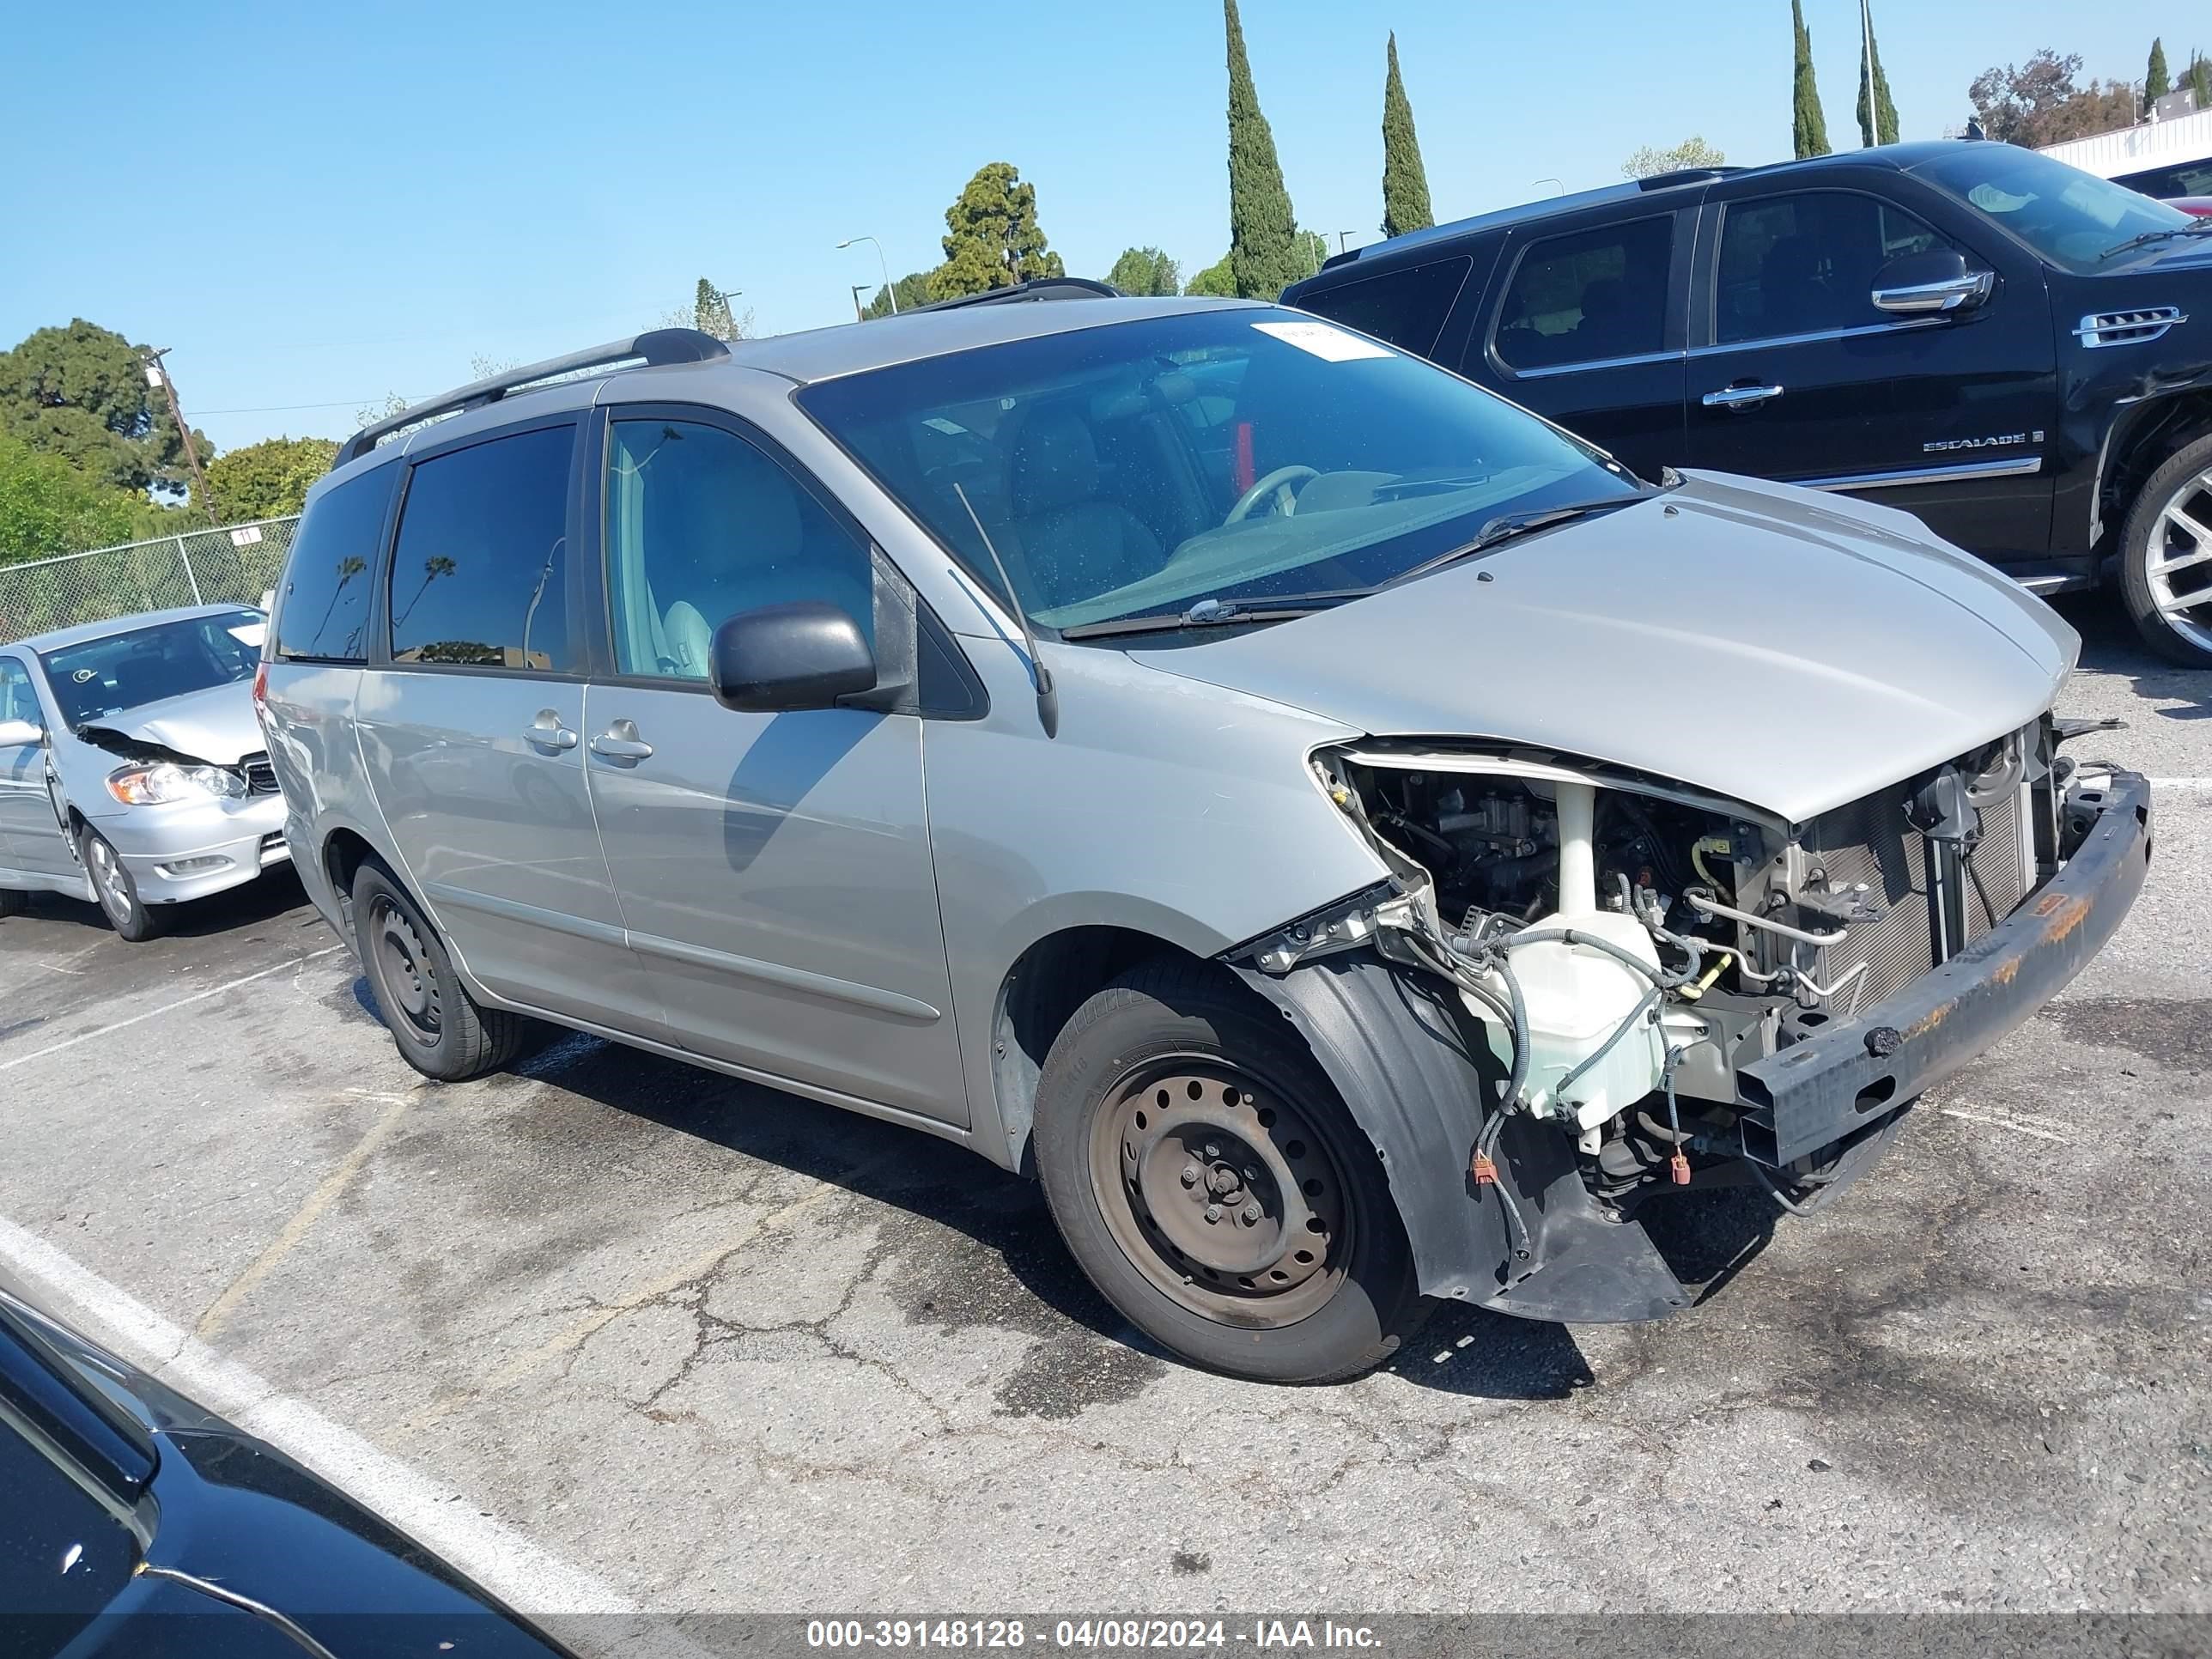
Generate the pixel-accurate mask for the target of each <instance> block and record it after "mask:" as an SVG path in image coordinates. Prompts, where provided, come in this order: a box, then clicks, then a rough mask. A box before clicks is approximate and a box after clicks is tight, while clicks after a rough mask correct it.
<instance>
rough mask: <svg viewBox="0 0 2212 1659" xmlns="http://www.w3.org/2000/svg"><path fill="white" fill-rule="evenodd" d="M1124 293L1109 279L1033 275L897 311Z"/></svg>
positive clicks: (1122, 296)
mask: <svg viewBox="0 0 2212 1659" xmlns="http://www.w3.org/2000/svg"><path fill="white" fill-rule="evenodd" d="M1127 297H1128V296H1127V295H1125V294H1123V293H1122V292H1121V289H1118V288H1115V286H1114V285H1113V284H1112V283H1100V282H1094V281H1093V280H1092V279H1091V278H1090V277H1088V276H1032V277H1030V280H1029V281H1027V282H1026V283H1015V284H1014V285H1013V286H1012V288H993V289H985V290H984V291H983V292H982V293H981V294H963V295H958V296H957V298H954V299H951V300H933V301H931V302H930V303H929V304H927V305H926V306H909V307H908V308H907V309H906V310H904V311H902V312H901V313H899V315H900V316H902V317H911V316H913V315H914V314H915V313H916V312H919V311H953V310H957V309H958V308H959V307H962V306H994V305H1001V304H1004V303H1005V302H1006V301H1009V300H1121V299H1127Z"/></svg>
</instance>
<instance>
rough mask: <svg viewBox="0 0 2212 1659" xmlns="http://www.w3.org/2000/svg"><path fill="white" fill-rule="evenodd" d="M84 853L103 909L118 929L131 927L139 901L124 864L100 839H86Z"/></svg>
mask: <svg viewBox="0 0 2212 1659" xmlns="http://www.w3.org/2000/svg"><path fill="white" fill-rule="evenodd" d="M84 852H85V860H86V862H87V863H88V864H89V865H90V866H92V885H93V890H94V891H95V892H97V893H98V894H99V895H100V908H101V909H103V910H105V911H106V912H107V919H108V920H109V921H112V922H113V923H114V924H115V925H116V926H117V927H127V926H129V925H130V921H131V918H132V917H133V916H134V915H137V911H138V899H137V895H136V894H134V893H133V892H132V891H131V878H130V877H129V876H128V875H126V874H125V873H124V870H123V860H121V859H120V858H118V857H117V856H116V852H115V849H114V848H112V847H110V846H109V845H108V844H107V842H106V839H105V838H104V837H101V836H90V837H88V838H87V840H86V842H85V847H84Z"/></svg>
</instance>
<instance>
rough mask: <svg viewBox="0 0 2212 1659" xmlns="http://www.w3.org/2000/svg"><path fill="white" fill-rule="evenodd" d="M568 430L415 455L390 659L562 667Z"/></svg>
mask: <svg viewBox="0 0 2212 1659" xmlns="http://www.w3.org/2000/svg"><path fill="white" fill-rule="evenodd" d="M575 441H576V432H575V428H574V427H568V426H556V427H546V428H541V429H540V430H538V431H536V432H520V433H517V434H515V435H513V436H512V437H507V438H494V439H492V440H491V441H489V442H487V443H480V444H471V446H470V447H468V448H466V449H457V450H454V451H453V453H450V454H447V455H439V456H435V457H434V458H432V459H429V460H427V461H421V462H418V463H416V467H415V470H414V472H413V474H412V475H411V476H410V477H409V478H408V480H407V501H406V504H405V505H404V507H401V508H400V509H399V534H398V538H397V539H396V540H395V541H394V542H393V544H392V661H394V662H400V663H418V662H419V663H465V664H468V665H471V666H472V667H477V668H513V669H537V670H539V671H551V672H559V671H563V670H565V669H567V668H568V666H569V664H570V661H571V656H570V653H569V649H568V588H567V581H566V576H565V571H566V568H567V559H566V553H567V549H568V536H567V532H568V456H569V452H570V451H571V450H572V449H574V447H575Z"/></svg>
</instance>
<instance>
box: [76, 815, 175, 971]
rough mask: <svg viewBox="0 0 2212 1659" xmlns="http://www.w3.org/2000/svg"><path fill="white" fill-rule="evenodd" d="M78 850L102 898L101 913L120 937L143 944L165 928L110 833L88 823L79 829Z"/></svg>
mask: <svg viewBox="0 0 2212 1659" xmlns="http://www.w3.org/2000/svg"><path fill="white" fill-rule="evenodd" d="M76 851H77V856H78V857H79V858H80V859H82V860H84V868H85V873H86V874H87V875H88V876H90V877H91V878H92V891H93V896H94V897H95V898H96V899H98V900H99V901H100V914H101V915H105V916H106V918H107V924H108V926H109V927H112V928H114V929H115V933H116V937H117V938H118V939H124V940H125V941H126V942H128V943H130V944H132V945H143V944H144V943H145V942H146V941H147V940H148V939H151V938H153V937H154V935H155V934H156V933H160V932H161V923H160V921H157V920H156V919H155V915H154V913H153V911H151V910H150V909H149V908H147V906H146V902H145V901H144V900H143V899H141V898H140V897H139V896H138V884H137V882H135V881H133V880H132V879H131V871H130V867H129V866H127V865H125V863H124V862H123V858H122V855H121V854H118V852H117V851H116V850H115V848H114V846H113V844H112V842H109V841H108V839H107V837H106V836H103V835H101V834H100V831H99V830H97V829H94V828H93V827H92V826H91V825H90V824H87V825H85V827H84V828H83V829H81V830H79V831H78V832H77V839H76Z"/></svg>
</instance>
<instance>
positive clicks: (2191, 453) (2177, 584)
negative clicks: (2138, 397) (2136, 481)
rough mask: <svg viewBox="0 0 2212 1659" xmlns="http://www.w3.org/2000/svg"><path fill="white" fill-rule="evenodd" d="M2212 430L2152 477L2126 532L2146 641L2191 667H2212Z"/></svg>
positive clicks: (2131, 603)
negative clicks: (2195, 559) (2196, 558)
mask: <svg viewBox="0 0 2212 1659" xmlns="http://www.w3.org/2000/svg"><path fill="white" fill-rule="evenodd" d="M2197 555H2205V556H2207V557H2205V558H2204V561H2203V562H2202V563H2196V564H2186V563H2185V564H2181V565H2180V566H2179V568H2176V562H2177V561H2181V560H2185V559H2189V558H2191V557H2192V556H2197ZM2120 593H2121V596H2122V598H2123V599H2124V600H2125V602H2126V604H2127V607H2128V615H2129V616H2130V617H2132V618H2133V619H2134V621H2135V625H2136V631H2137V632H2139V633H2140V634H2141V635H2142V637H2143V642H2144V643H2145V644H2147V645H2148V646H2149V647H2150V648H2151V649H2152V650H2154V651H2155V652H2157V653H2159V655H2160V656H2161V657H2164V658H2165V659H2166V660H2167V661H2169V662H2177V663H2179V664H2181V665H2182V666H2184V667H2185V668H2212V434H2208V435H2206V436H2204V437H2202V438H2198V439H2197V440H2196V441H2194V442H2192V443H2187V444H2184V445H2183V446H2182V447H2181V448H2180V449H2179V450H2178V451H2177V452H2176V453H2174V454H2172V456H2169V457H2168V458H2167V459H2166V465H2163V466H2161V467H2160V468H2159V469H2158V471H2155V472H2154V473H2152V474H2151V475H2150V477H2148V479H2146V480H2144V483H2143V487H2142V489H2141V490H2140V491H2139V492H2138V493H2137V494H2136V500H2135V505H2134V506H2133V507H2130V509H2129V510H2128V517H2127V523H2126V526H2125V527H2124V529H2123V531H2122V532H2121V539H2120Z"/></svg>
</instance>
